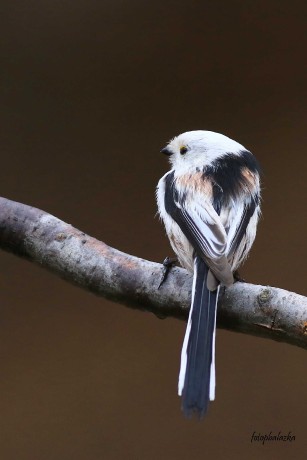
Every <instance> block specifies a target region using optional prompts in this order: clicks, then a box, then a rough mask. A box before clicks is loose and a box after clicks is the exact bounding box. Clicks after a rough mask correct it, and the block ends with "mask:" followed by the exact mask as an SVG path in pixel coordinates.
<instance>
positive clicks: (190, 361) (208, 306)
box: [178, 256, 219, 417]
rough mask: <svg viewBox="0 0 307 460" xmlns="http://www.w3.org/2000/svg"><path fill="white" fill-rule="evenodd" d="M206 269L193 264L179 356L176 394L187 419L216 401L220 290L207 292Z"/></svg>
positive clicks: (201, 264) (198, 261)
mask: <svg viewBox="0 0 307 460" xmlns="http://www.w3.org/2000/svg"><path fill="white" fill-rule="evenodd" d="M208 271H209V270H208V267H207V265H206V264H205V262H204V261H203V260H202V259H201V258H200V257H198V256H196V257H195V260H194V278H193V287H192V304H191V309H190V315H189V320H188V325H187V329H186V333H185V337H184V341H183V346H182V352H181V366H180V374H179V383H178V393H179V395H180V396H182V409H183V412H184V414H185V415H186V416H190V415H192V414H193V413H194V412H195V413H196V414H197V415H198V416H199V417H202V416H203V415H205V413H206V412H207V409H208V405H209V400H210V401H213V400H214V398H215V328H216V307H217V299H218V291H219V288H217V290H215V291H209V289H208V288H207V275H208Z"/></svg>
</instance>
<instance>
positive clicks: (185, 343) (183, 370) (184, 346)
mask: <svg viewBox="0 0 307 460" xmlns="http://www.w3.org/2000/svg"><path fill="white" fill-rule="evenodd" d="M195 284H196V259H194V276H193V284H192V301H191V307H190V313H189V319H188V324H187V328H186V330H185V335H184V340H183V344H182V349H181V361H180V371H179V379H178V395H179V396H181V395H182V390H183V387H184V380H185V373H186V370H187V361H188V357H187V348H188V343H189V337H190V332H191V324H192V307H193V302H194V294H195Z"/></svg>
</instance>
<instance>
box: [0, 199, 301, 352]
mask: <svg viewBox="0 0 307 460" xmlns="http://www.w3.org/2000/svg"><path fill="white" fill-rule="evenodd" d="M0 248H2V249H3V250H5V251H9V252H12V253H13V254H15V255H17V256H20V257H23V258H26V259H28V260H29V261H31V262H35V263H38V264H40V265H42V266H43V267H45V268H47V269H49V270H51V271H52V272H54V273H56V274H57V275H59V276H60V277H62V278H64V279H65V280H67V281H69V282H71V283H74V284H76V285H78V286H80V287H83V288H85V289H87V290H89V291H91V292H93V293H95V294H97V295H100V296H102V297H105V298H107V299H109V300H112V301H114V302H118V303H122V304H125V305H127V306H129V307H132V308H136V309H139V310H147V311H150V312H152V313H154V314H155V315H157V316H158V317H159V318H166V317H168V316H171V317H174V318H178V319H185V320H186V319H187V315H188V310H189V305H190V297H191V285H192V277H191V275H190V274H188V273H187V272H186V271H185V270H184V269H182V268H174V269H172V270H171V272H170V274H169V276H168V278H167V280H166V281H165V283H164V284H163V285H162V286H161V288H160V289H158V286H159V282H160V280H161V275H162V271H163V266H162V265H161V264H158V263H154V262H150V261H147V260H144V259H140V258H137V257H134V256H131V255H129V254H125V253H123V252H120V251H118V250H116V249H114V248H111V247H110V246H107V245H106V244H105V243H103V242H101V241H98V240H96V239H95V238H92V237H90V236H88V235H86V234H85V233H83V232H81V231H80V230H77V229H76V228H74V227H72V226H71V225H69V224H66V223H65V222H63V221H61V220H60V219H58V218H56V217H54V216H52V215H51V214H48V213H46V212H44V211H42V210H40V209H36V208H33V207H30V206H27V205H25V204H21V203H17V202H14V201H11V200H8V199H6V198H1V197H0ZM217 322H218V327H221V328H224V329H229V330H232V331H237V332H244V333H247V334H251V335H255V336H260V337H266V338H270V339H273V340H278V341H281V342H287V343H290V344H293V345H297V346H300V347H303V348H307V298H306V297H303V296H301V295H299V294H295V293H293V292H289V291H285V290H283V289H279V288H273V287H269V286H259V285H253V284H247V283H240V282H238V283H236V284H235V285H233V286H232V287H230V288H228V289H222V290H221V294H220V298H219V307H218V320H217Z"/></svg>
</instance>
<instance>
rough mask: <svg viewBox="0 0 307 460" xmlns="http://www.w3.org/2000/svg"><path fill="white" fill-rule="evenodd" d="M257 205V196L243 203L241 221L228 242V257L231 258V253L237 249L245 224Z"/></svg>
mask: <svg viewBox="0 0 307 460" xmlns="http://www.w3.org/2000/svg"><path fill="white" fill-rule="evenodd" d="M256 207H257V197H255V198H254V197H252V199H251V201H250V202H248V203H245V205H244V209H243V213H242V217H241V221H240V223H239V225H238V227H237V230H236V233H235V235H234V237H233V239H232V241H231V243H230V247H229V251H228V258H229V259H231V257H232V256H233V254H234V253H235V252H236V251H237V249H238V247H239V246H240V243H241V241H242V239H243V237H244V235H245V232H246V229H247V226H248V224H249V222H250V219H251V218H252V216H253V214H254V212H255V210H256Z"/></svg>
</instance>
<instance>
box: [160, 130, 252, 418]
mask: <svg viewBox="0 0 307 460" xmlns="http://www.w3.org/2000/svg"><path fill="white" fill-rule="evenodd" d="M162 153H164V154H166V155H168V156H169V159H170V163H171V166H172V168H171V170H170V171H169V172H168V173H166V174H165V175H164V176H163V177H162V178H161V179H160V181H159V183H158V187H157V202H158V208H159V214H160V216H161V218H162V220H163V222H164V225H165V229H166V233H167V235H168V237H169V240H170V243H171V246H172V248H173V250H174V251H175V253H176V254H177V256H178V259H179V262H180V263H181V265H182V266H183V267H185V268H186V269H187V270H189V271H190V272H193V273H194V277H193V287H192V304H191V309H190V314H189V320H188V324H187V329H186V334H185V338H184V342H183V346H182V352H181V366H180V373H179V383H178V393H179V395H180V396H182V409H183V411H184V413H185V415H187V416H189V415H191V414H192V413H193V412H196V413H197V414H198V415H199V416H200V417H201V416H203V415H204V414H205V413H206V412H207V409H208V405H209V400H211V401H212V400H214V398H215V357H214V355H215V328H216V308H217V300H218V293H219V287H220V285H221V284H222V285H224V286H230V285H231V284H232V283H233V282H234V277H233V272H234V271H235V270H236V269H237V268H238V267H239V265H240V264H241V263H242V261H243V260H244V259H245V258H246V256H247V255H248V252H249V250H250V249H251V246H252V244H253V242H254V239H255V236H256V227H257V223H258V218H259V214H260V206H259V202H260V185H259V166H258V163H257V160H256V159H255V157H254V156H253V155H252V154H251V152H249V151H248V150H246V149H245V148H244V147H243V146H242V145H240V144H238V143H237V142H235V141H233V140H232V139H229V138H228V137H226V136H223V135H222V134H218V133H214V132H211V131H190V132H186V133H184V134H181V135H179V136H178V137H175V138H174V139H173V140H172V141H171V142H170V143H169V144H168V145H167V147H165V148H164V149H162Z"/></svg>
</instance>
